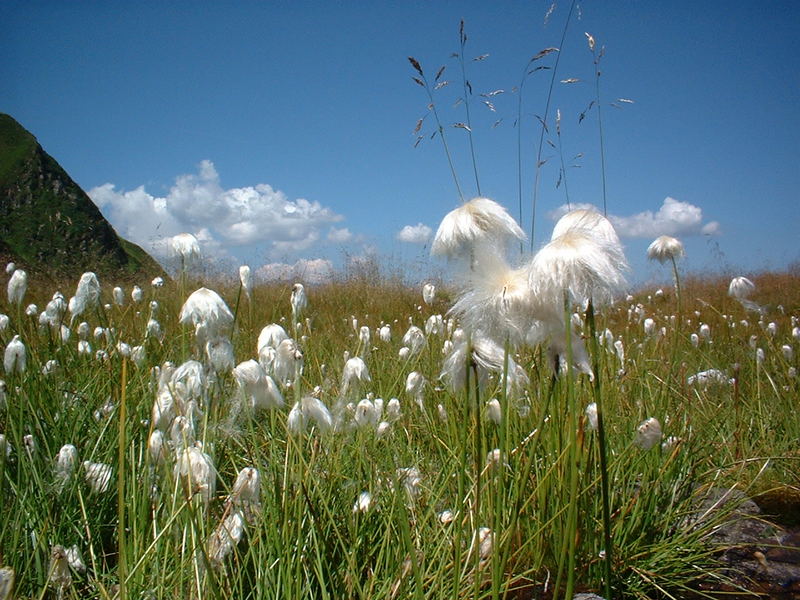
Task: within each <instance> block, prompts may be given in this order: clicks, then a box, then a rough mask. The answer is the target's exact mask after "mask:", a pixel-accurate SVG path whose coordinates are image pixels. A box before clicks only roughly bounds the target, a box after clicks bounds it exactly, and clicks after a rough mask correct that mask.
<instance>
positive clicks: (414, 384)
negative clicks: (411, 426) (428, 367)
mask: <svg viewBox="0 0 800 600" xmlns="http://www.w3.org/2000/svg"><path fill="white" fill-rule="evenodd" d="M406 394H408V395H409V396H411V397H413V398H414V402H416V403H417V406H419V407H420V409H421V410H424V408H425V404H424V400H425V376H424V375H423V374H422V373H420V372H419V371H411V373H409V374H408V376H407V377H406Z"/></svg>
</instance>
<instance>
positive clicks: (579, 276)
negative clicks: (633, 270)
mask: <svg viewBox="0 0 800 600" xmlns="http://www.w3.org/2000/svg"><path fill="white" fill-rule="evenodd" d="M627 269H628V264H627V261H626V260H625V255H624V254H623V252H622V247H621V246H620V245H619V242H614V241H613V240H609V239H608V238H607V237H606V236H603V235H600V234H597V233H595V232H594V231H591V230H588V229H582V228H572V229H568V230H566V231H565V232H564V233H563V234H562V235H560V236H558V237H557V238H555V239H553V240H551V241H550V242H549V243H548V244H546V245H545V246H544V247H542V248H541V249H540V250H539V251H538V252H537V253H536V255H535V256H534V257H533V260H532V261H531V262H530V264H529V265H528V283H529V285H530V287H531V289H532V290H533V295H534V297H535V298H536V301H537V303H539V304H541V305H544V306H545V307H548V308H549V309H550V310H552V311H553V312H554V313H556V314H557V315H560V317H559V318H560V319H561V320H563V312H564V297H565V294H566V295H567V300H568V301H569V302H570V303H577V304H580V303H584V302H586V301H588V300H592V302H593V303H594V304H595V305H596V306H597V305H602V304H607V303H610V302H612V301H613V299H614V296H615V295H616V294H618V293H619V292H620V291H622V289H623V288H624V287H625V285H626V283H625V276H624V271H626V270H627Z"/></svg>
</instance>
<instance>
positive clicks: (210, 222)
mask: <svg viewBox="0 0 800 600" xmlns="http://www.w3.org/2000/svg"><path fill="white" fill-rule="evenodd" d="M89 196H90V197H91V198H92V200H93V201H94V202H95V203H96V204H97V205H98V207H100V209H101V210H102V212H103V214H104V215H105V216H106V218H108V220H109V221H110V222H111V224H112V225H113V226H114V227H115V228H116V229H117V231H119V232H120V234H121V235H122V236H123V237H125V238H127V239H129V240H131V241H133V242H136V243H137V244H140V245H141V246H143V247H145V248H146V249H148V250H151V251H153V252H154V253H156V254H163V251H164V250H165V244H164V243H163V240H164V238H167V237H171V236H173V235H175V234H177V233H182V232H189V233H194V234H195V235H196V236H197V237H198V239H199V240H200V241H201V246H205V247H204V248H203V250H204V251H205V252H209V251H210V250H212V249H217V250H218V249H219V248H220V247H222V246H247V245H251V244H257V243H260V244H267V245H268V248H269V250H270V251H273V252H275V253H279V252H297V251H300V250H304V249H307V248H309V247H310V246H312V245H313V244H314V243H315V242H317V241H318V240H319V239H320V236H321V231H322V230H323V229H324V228H325V227H328V226H330V225H331V224H332V223H336V222H339V221H341V220H342V219H343V217H342V216H341V215H338V214H336V213H335V212H333V211H332V210H331V209H329V208H326V207H324V206H322V205H320V204H319V203H318V202H312V201H309V200H306V199H304V198H298V199H296V200H289V199H288V198H287V197H286V195H285V194H284V193H283V192H281V191H280V190H275V189H273V188H272V187H271V186H269V185H267V184H263V183H261V184H257V185H255V186H248V187H242V188H231V189H227V190H226V189H224V188H223V187H222V186H221V185H220V179H219V175H218V173H217V171H216V169H215V168H214V164H213V163H212V162H211V161H209V160H204V161H203V162H201V163H200V165H199V171H198V173H197V174H196V175H181V176H179V177H177V178H176V180H175V184H174V185H173V186H172V188H171V189H170V190H169V192H168V193H167V195H166V196H164V197H156V196H153V195H151V194H149V193H148V192H146V191H145V189H144V187H143V186H142V187H138V188H136V189H135V190H132V191H118V190H116V189H115V187H114V185H113V184H110V183H107V184H104V185H101V186H99V187H96V188H93V189H91V190H89ZM337 231H342V230H337ZM344 231H347V230H346V229H345V230H344ZM201 232H202V239H201ZM348 233H349V232H348Z"/></svg>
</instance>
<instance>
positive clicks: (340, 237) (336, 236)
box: [328, 227, 353, 244]
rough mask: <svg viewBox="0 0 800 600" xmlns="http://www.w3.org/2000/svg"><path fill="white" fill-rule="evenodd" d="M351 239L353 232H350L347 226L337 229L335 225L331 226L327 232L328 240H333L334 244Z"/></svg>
mask: <svg viewBox="0 0 800 600" xmlns="http://www.w3.org/2000/svg"><path fill="white" fill-rule="evenodd" d="M352 239H353V234H352V233H350V230H349V229H348V228H347V227H342V228H341V229H338V228H336V227H331V230H330V231H329V232H328V241H329V242H333V243H336V244H344V243H345V242H349V241H350V240H352Z"/></svg>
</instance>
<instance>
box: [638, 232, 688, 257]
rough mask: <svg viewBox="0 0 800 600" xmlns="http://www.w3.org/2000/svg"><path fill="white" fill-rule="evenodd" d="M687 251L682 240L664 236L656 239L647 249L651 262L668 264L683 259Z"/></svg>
mask: <svg viewBox="0 0 800 600" xmlns="http://www.w3.org/2000/svg"><path fill="white" fill-rule="evenodd" d="M684 254H685V251H684V249H683V244H682V243H681V242H680V240H677V239H675V238H674V237H670V236H668V235H662V236H661V237H658V238H656V239H655V240H654V241H653V243H651V244H650V245H649V246H648V247H647V258H649V259H650V260H657V261H658V262H660V263H664V262H667V261H668V260H677V259H679V258H681V257H683V256H684Z"/></svg>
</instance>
